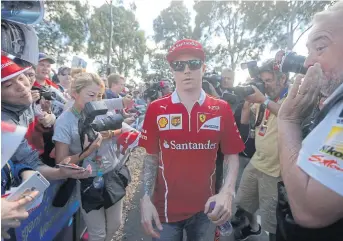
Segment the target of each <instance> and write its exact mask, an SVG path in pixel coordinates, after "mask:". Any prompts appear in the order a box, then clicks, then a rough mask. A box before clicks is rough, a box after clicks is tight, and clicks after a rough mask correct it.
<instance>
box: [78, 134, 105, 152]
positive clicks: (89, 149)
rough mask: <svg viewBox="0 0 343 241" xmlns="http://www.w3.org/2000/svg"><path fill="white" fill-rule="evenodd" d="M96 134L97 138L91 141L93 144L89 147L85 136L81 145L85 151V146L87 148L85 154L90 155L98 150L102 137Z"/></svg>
mask: <svg viewBox="0 0 343 241" xmlns="http://www.w3.org/2000/svg"><path fill="white" fill-rule="evenodd" d="M95 134H98V137H97V138H96V139H95V140H94V141H93V143H92V144H91V145H90V146H89V144H90V142H89V141H88V136H87V135H85V142H84V145H83V148H84V149H86V147H87V146H89V148H88V150H87V151H86V153H88V155H89V154H91V153H92V152H93V151H95V150H97V149H99V147H100V145H101V143H102V139H103V138H102V135H101V134H100V133H95Z"/></svg>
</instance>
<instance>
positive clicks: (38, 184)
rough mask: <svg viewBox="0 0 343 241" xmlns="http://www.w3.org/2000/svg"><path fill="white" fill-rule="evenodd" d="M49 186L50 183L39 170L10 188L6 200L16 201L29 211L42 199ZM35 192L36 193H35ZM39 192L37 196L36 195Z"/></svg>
mask: <svg viewBox="0 0 343 241" xmlns="http://www.w3.org/2000/svg"><path fill="white" fill-rule="evenodd" d="M49 186H50V183H49V182H48V181H47V180H46V179H45V178H44V177H43V175H41V174H40V173H39V172H37V171H36V172H35V173H34V174H33V175H32V176H30V177H29V178H28V179H27V180H25V181H24V182H23V183H22V184H20V186H19V187H17V188H11V189H10V190H9V194H8V196H7V197H6V200H7V201H12V202H16V201H17V202H18V201H19V204H21V205H25V210H26V211H29V210H31V209H33V208H36V207H37V206H39V205H40V203H41V202H42V199H43V194H44V192H45V190H46V189H47V188H48V187H49ZM36 192H37V194H36ZM38 193H39V197H38V198H37V195H38ZM25 200H26V201H30V202H24V201H25Z"/></svg>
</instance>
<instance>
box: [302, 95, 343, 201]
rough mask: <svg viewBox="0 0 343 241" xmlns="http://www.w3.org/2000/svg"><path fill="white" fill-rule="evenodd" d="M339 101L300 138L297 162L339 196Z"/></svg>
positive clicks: (342, 169)
mask: <svg viewBox="0 0 343 241" xmlns="http://www.w3.org/2000/svg"><path fill="white" fill-rule="evenodd" d="M342 109H343V102H341V103H340V104H337V105H336V106H334V107H333V108H332V109H331V110H330V112H329V113H328V114H327V116H326V117H325V118H324V119H323V120H322V121H321V122H320V123H319V124H318V126H316V128H314V129H313V131H312V132H311V133H310V134H309V135H308V136H307V137H306V138H305V139H304V141H303V143H302V147H301V150H300V152H299V156H298V160H297V165H298V166H299V167H300V168H301V169H302V170H303V171H304V172H305V173H306V174H307V175H309V176H310V177H311V178H313V179H315V180H317V181H318V182H320V183H321V184H323V185H324V186H326V187H327V188H329V189H331V190H333V191H335V192H336V193H338V194H339V195H341V196H343V185H342V183H343V111H342Z"/></svg>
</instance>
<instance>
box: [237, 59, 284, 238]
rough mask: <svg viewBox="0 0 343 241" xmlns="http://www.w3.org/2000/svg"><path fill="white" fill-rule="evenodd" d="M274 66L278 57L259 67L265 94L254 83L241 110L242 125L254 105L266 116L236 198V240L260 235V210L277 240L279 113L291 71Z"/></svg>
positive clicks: (263, 220)
mask: <svg viewBox="0 0 343 241" xmlns="http://www.w3.org/2000/svg"><path fill="white" fill-rule="evenodd" d="M274 65H275V60H274V59H270V60H268V61H266V62H265V63H264V64H263V65H262V66H261V67H260V68H259V76H260V79H261V81H263V83H264V86H265V92H266V94H263V93H261V91H260V90H259V89H258V88H257V87H256V86H254V85H251V87H252V88H253V89H254V93H253V94H251V95H249V96H247V97H246V98H245V103H244V107H243V109H242V115H241V124H249V122H250V111H251V107H252V105H253V104H257V105H258V107H257V109H258V111H257V112H262V113H263V118H262V120H260V121H259V120H257V122H260V123H257V126H256V127H255V145H256V152H255V154H254V155H253V157H252V158H251V160H250V163H249V164H248V165H247V166H246V168H245V169H244V171H243V175H242V179H241V182H240V184H239V188H238V192H237V196H236V200H235V202H236V205H237V207H238V210H237V212H236V214H235V217H234V219H233V223H232V224H233V226H234V227H236V232H235V238H236V240H245V239H246V238H247V237H249V236H253V235H260V234H261V226H260V225H259V224H258V223H257V216H256V211H257V210H258V209H259V210H260V213H261V224H262V229H263V230H265V231H267V232H269V240H275V233H276V214H275V211H276V204H277V183H278V182H279V181H280V180H281V177H280V160H279V153H278V145H277V143H278V141H277V115H278V111H279V108H280V106H281V103H282V102H283V100H284V99H285V97H286V95H287V92H288V85H289V84H288V74H285V73H282V72H280V71H278V70H275V67H274ZM261 108H262V109H261ZM247 221H248V222H247ZM238 226H240V228H238ZM242 226H243V228H241V227H242Z"/></svg>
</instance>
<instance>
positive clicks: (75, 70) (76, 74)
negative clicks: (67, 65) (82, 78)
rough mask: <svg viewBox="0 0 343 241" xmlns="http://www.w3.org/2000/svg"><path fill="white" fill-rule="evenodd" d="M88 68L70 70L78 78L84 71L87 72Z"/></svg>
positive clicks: (73, 76)
mask: <svg viewBox="0 0 343 241" xmlns="http://www.w3.org/2000/svg"><path fill="white" fill-rule="evenodd" d="M85 72H86V70H85V69H83V68H72V69H71V71H70V75H71V77H72V78H76V77H77V76H79V75H80V74H82V73H85Z"/></svg>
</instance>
